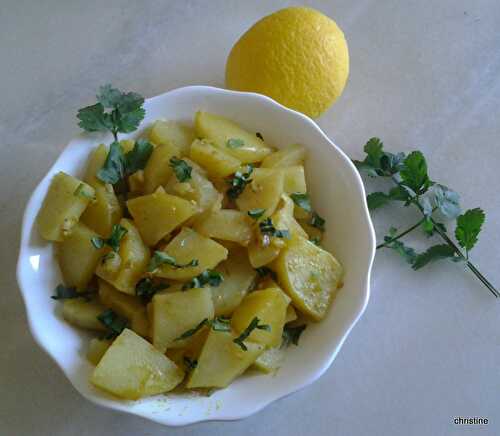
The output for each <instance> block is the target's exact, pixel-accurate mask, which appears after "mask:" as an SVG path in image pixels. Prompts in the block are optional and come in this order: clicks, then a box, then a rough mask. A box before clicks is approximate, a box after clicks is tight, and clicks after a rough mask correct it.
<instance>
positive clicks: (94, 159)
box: [83, 144, 108, 188]
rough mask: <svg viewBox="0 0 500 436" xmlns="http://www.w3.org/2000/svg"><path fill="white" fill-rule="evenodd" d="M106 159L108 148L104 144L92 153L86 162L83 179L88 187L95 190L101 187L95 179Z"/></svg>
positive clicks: (100, 183)
mask: <svg viewBox="0 0 500 436" xmlns="http://www.w3.org/2000/svg"><path fill="white" fill-rule="evenodd" d="M107 157H108V147H107V146H106V145H104V144H100V145H99V146H97V147H96V148H95V149H94V150H93V151H92V153H91V155H90V157H89V160H88V162H87V169H86V170H85V177H84V179H83V180H85V182H87V183H88V184H89V185H90V186H93V187H94V188H97V187H98V186H102V185H103V182H102V181H101V180H99V179H98V178H97V173H98V172H99V170H100V169H101V168H102V167H103V165H104V162H106V158H107Z"/></svg>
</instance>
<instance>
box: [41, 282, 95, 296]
mask: <svg viewBox="0 0 500 436" xmlns="http://www.w3.org/2000/svg"><path fill="white" fill-rule="evenodd" d="M54 292H55V295H52V296H51V297H50V298H52V299H53V300H69V299H72V298H85V299H86V300H89V299H90V297H91V296H92V295H95V294H96V290H95V289H87V290H85V291H81V292H78V291H77V290H76V287H74V286H64V285H61V284H60V285H57V287H56V288H55V289H54Z"/></svg>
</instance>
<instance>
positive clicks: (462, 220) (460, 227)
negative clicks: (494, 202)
mask: <svg viewBox="0 0 500 436" xmlns="http://www.w3.org/2000/svg"><path fill="white" fill-rule="evenodd" d="M484 219H485V215H484V211H483V210H482V209H480V208H478V207H477V208H475V209H469V210H468V211H466V212H465V213H464V214H462V215H460V216H459V217H458V218H457V228H456V229H455V237H456V238H457V241H458V243H459V245H460V246H461V247H462V248H464V249H465V253H466V257H467V258H468V256H469V251H470V250H471V249H472V247H474V245H476V242H477V237H478V235H479V232H480V231H481V227H482V225H483V223H484Z"/></svg>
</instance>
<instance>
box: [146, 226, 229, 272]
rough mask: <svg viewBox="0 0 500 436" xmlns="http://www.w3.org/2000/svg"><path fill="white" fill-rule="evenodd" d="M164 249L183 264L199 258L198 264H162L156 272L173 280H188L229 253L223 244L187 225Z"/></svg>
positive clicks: (209, 267)
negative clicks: (179, 266)
mask: <svg viewBox="0 0 500 436" xmlns="http://www.w3.org/2000/svg"><path fill="white" fill-rule="evenodd" d="M163 251H164V252H165V253H167V254H169V255H170V256H172V257H173V258H174V259H175V260H176V262H177V263H178V264H181V265H185V264H187V263H189V262H191V261H192V260H193V259H196V260H198V265H197V266H191V267H187V268H174V267H172V266H170V265H162V266H161V267H160V268H158V269H157V271H156V272H155V274H156V275H157V276H158V277H165V278H167V279H172V280H188V279H191V278H193V277H195V276H197V275H198V274H201V273H202V272H203V271H205V270H206V269H213V268H215V267H216V266H217V265H218V264H219V263H220V262H222V261H223V260H225V259H226V258H227V253H228V251H227V249H226V248H225V247H223V246H222V245H220V244H218V243H217V242H215V241H213V240H212V239H209V238H207V237H205V236H203V235H200V234H199V233H197V232H195V231H194V230H192V229H190V228H187V227H184V228H183V229H182V230H181V232H180V233H179V234H178V235H177V236H176V237H175V238H174V239H172V240H171V241H170V242H169V243H168V245H167V246H166V247H165V248H164V249H163Z"/></svg>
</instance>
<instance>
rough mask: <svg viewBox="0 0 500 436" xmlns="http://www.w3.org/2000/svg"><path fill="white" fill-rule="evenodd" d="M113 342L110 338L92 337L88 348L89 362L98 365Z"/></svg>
mask: <svg viewBox="0 0 500 436" xmlns="http://www.w3.org/2000/svg"><path fill="white" fill-rule="evenodd" d="M111 344H112V342H111V341H110V340H108V339H97V338H92V339H91V340H90V343H89V348H88V350H87V359H88V360H89V362H90V363H92V364H93V365H97V364H98V363H99V362H100V360H101V359H102V356H104V353H105V352H106V351H108V348H109V347H110V346H111Z"/></svg>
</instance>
